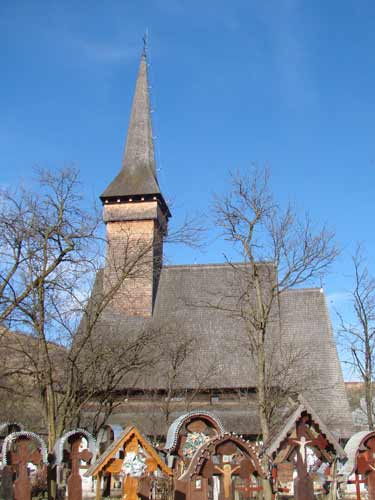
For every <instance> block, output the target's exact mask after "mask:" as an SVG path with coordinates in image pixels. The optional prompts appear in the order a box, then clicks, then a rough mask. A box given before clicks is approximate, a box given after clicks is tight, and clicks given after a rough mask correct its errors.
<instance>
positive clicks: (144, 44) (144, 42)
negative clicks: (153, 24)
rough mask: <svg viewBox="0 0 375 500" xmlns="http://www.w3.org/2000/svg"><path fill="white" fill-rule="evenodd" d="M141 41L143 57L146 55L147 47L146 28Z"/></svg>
mask: <svg viewBox="0 0 375 500" xmlns="http://www.w3.org/2000/svg"><path fill="white" fill-rule="evenodd" d="M142 41H143V50H142V55H143V57H147V48H148V29H147V28H146V31H145V33H144V35H143V37H142Z"/></svg>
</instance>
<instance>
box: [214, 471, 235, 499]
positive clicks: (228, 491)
mask: <svg viewBox="0 0 375 500" xmlns="http://www.w3.org/2000/svg"><path fill="white" fill-rule="evenodd" d="M239 469H240V466H239V465H237V466H236V467H234V468H233V469H232V466H231V465H230V464H224V465H223V468H222V469H221V468H220V467H218V466H217V465H215V467H214V471H217V472H220V473H221V474H222V477H223V489H224V498H225V500H230V499H231V498H232V475H233V474H234V473H235V472H237V471H238V470H239Z"/></svg>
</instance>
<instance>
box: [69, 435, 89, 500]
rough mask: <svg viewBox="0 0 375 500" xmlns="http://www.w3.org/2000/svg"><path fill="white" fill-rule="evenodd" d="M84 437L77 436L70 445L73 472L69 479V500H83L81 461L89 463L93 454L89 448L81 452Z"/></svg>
mask: <svg viewBox="0 0 375 500" xmlns="http://www.w3.org/2000/svg"><path fill="white" fill-rule="evenodd" d="M81 441H82V436H75V438H73V439H72V441H71V445H70V460H71V472H70V476H69V477H68V481H67V485H68V500H82V478H81V474H80V473H79V466H80V461H81V460H83V461H84V462H86V463H87V462H89V461H90V460H91V458H92V453H91V451H89V450H88V449H87V448H86V449H84V450H82V451H79V447H80V445H81Z"/></svg>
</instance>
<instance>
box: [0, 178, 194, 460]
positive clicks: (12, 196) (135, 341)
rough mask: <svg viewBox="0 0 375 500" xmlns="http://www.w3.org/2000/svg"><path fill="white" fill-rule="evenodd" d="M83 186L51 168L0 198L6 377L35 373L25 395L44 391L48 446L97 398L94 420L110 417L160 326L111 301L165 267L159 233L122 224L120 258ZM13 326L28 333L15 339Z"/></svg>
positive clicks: (125, 297)
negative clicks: (143, 323) (122, 315)
mask: <svg viewBox="0 0 375 500" xmlns="http://www.w3.org/2000/svg"><path fill="white" fill-rule="evenodd" d="M79 190H80V186H79V183H78V176H77V172H76V171H74V170H71V169H66V170H61V171H59V172H57V173H55V174H53V173H51V172H45V171H43V172H41V173H40V176H39V184H38V193H37V194H35V193H33V192H31V191H28V190H26V189H21V190H20V191H19V192H15V193H11V192H9V191H8V192H4V193H3V194H2V203H1V207H0V208H1V211H0V212H1V213H0V225H1V228H2V229H3V230H2V231H0V252H1V260H0V276H1V281H0V318H1V320H2V322H3V325H4V331H6V332H7V335H3V339H2V340H3V343H2V346H1V347H2V348H3V349H5V350H6V349H7V350H8V352H9V351H11V357H12V359H13V360H14V362H12V363H11V369H10V370H8V371H7V372H6V373H5V372H4V373H3V378H8V380H9V378H11V379H12V380H13V382H14V381H15V380H16V378H17V377H27V379H28V382H27V384H26V385H25V387H27V388H29V384H30V383H31V382H33V384H34V388H35V389H34V391H29V390H27V391H25V395H26V393H29V394H33V395H34V396H35V394H37V396H38V399H39V401H40V405H41V408H42V411H43V414H44V420H45V423H46V425H47V427H48V444H49V449H50V450H51V449H52V448H53V446H54V443H55V441H56V439H57V438H58V437H59V436H60V435H61V434H62V432H63V431H64V429H66V428H67V427H69V426H72V425H77V424H78V423H79V422H80V421H81V419H82V415H83V413H84V409H85V408H86V407H87V405H88V404H89V403H90V402H92V401H96V417H95V418H94V420H95V422H94V427H96V428H97V427H98V426H100V425H102V424H104V423H105V420H106V419H107V418H108V417H109V415H110V413H111V411H113V409H114V408H115V406H116V404H117V400H116V395H117V396H118V392H119V390H120V389H121V387H122V386H123V385H124V384H125V381H126V383H127V384H129V383H131V382H129V380H130V379H131V378H132V377H133V378H132V379H134V377H135V374H136V373H137V372H139V371H140V370H141V369H142V368H144V367H145V366H146V365H147V363H150V362H151V359H152V356H150V352H151V349H149V348H148V345H149V344H150V342H151V341H152V339H153V336H154V333H155V332H154V331H153V330H152V329H145V328H140V327H139V324H135V325H134V326H129V325H128V324H127V325H122V324H121V325H120V324H116V321H113V310H114V306H115V305H116V303H117V297H118V294H119V292H121V294H122V297H121V301H122V304H124V303H125V304H126V303H128V302H129V303H130V302H131V300H132V295H133V290H134V287H133V288H132V286H133V285H134V283H135V280H142V279H143V278H144V277H146V276H149V273H150V266H156V268H159V267H160V266H161V262H156V260H157V259H159V258H160V259H161V258H162V257H161V253H160V255H157V256H156V257H155V252H153V251H152V249H153V248H155V245H156V246H157V245H161V241H160V242H156V243H155V241H152V240H151V239H149V238H145V237H144V235H142V234H139V235H138V234H135V233H134V231H131V230H129V231H128V230H127V229H126V227H124V228H123V234H122V235H121V250H122V252H121V254H120V258H119V254H117V255H116V259H114V258H113V256H112V253H111V248H110V246H109V247H108V248H107V252H106V257H104V255H103V253H104V252H103V249H104V242H103V239H102V238H101V237H100V236H98V233H97V228H98V223H99V221H100V217H99V216H98V215H97V214H95V213H94V214H92V213H91V212H88V211H86V210H84V209H83V208H82V198H81V195H80V194H79ZM194 232H195V230H194V228H192V226H191V225H189V224H188V223H187V224H184V226H183V227H182V229H181V230H176V231H174V232H172V233H171V237H170V240H171V241H172V242H176V241H178V242H180V241H181V240H185V241H187V242H188V243H190V242H191V241H193V240H194V237H193V235H194ZM162 237H163V235H160V238H162ZM106 259H107V260H106ZM103 264H105V265H104V270H103ZM129 284H130V286H129ZM10 329H12V330H15V329H16V330H18V331H20V332H22V333H23V334H22V335H20V334H14V335H13V337H12V341H11V342H9V338H10V337H9V336H10V335H11V333H10ZM130 374H132V377H130ZM0 375H1V374H0ZM30 381H31V382H30ZM5 385H6V384H4V388H5ZM15 385H16V384H14V383H11V384H7V385H6V386H7V388H8V389H9V388H14V387H15ZM18 387H21V386H18ZM96 430H98V429H96Z"/></svg>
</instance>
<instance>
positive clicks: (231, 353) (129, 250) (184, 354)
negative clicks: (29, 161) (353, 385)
mask: <svg viewBox="0 0 375 500" xmlns="http://www.w3.org/2000/svg"><path fill="white" fill-rule="evenodd" d="M181 189H183V187H182V186H181ZM100 198H101V201H102V203H103V219H104V223H105V225H106V238H107V258H106V264H105V267H104V269H103V270H102V271H101V272H100V273H99V275H98V276H97V280H96V284H95V291H94V293H93V295H94V296H95V294H96V295H97V294H103V293H105V292H106V291H107V290H110V291H111V293H112V298H111V300H110V301H109V303H108V306H107V307H106V308H105V311H104V313H103V314H102V317H101V319H100V324H99V326H98V328H97V332H98V335H99V336H102V338H103V340H105V339H106V338H108V336H110V335H114V336H116V337H117V338H118V341H119V342H121V339H124V338H128V336H132V335H137V334H138V333H139V332H145V331H146V330H147V329H152V330H153V332H154V334H157V335H158V337H157V341H156V342H154V344H153V346H154V347H153V348H152V349H153V350H157V356H155V358H154V360H153V363H152V366H151V367H149V368H148V369H146V368H145V369H144V370H142V372H141V373H137V374H136V375H134V374H132V375H129V379H128V382H127V383H126V384H125V385H124V388H123V391H121V394H120V395H119V397H122V398H123V403H122V404H121V405H120V406H119V407H118V408H117V410H116V412H115V413H114V414H112V416H111V418H110V423H112V424H120V425H122V426H123V427H125V426H126V425H127V424H128V423H130V422H131V423H132V424H134V425H136V426H137V428H139V429H140V431H141V432H142V433H143V434H145V435H148V436H160V437H161V438H162V437H163V436H164V437H165V435H166V431H167V429H168V427H169V425H170V423H171V422H173V421H174V420H175V419H177V418H178V417H179V416H180V415H182V414H185V413H186V412H187V411H191V410H196V409H200V410H202V411H208V412H212V413H213V414H215V415H216V416H217V417H218V418H219V420H220V421H221V422H223V425H224V427H225V429H227V430H230V431H231V432H236V433H238V434H239V435H244V436H247V437H251V436H257V435H259V421H258V416H257V394H256V377H257V376H256V369H255V367H254V363H253V362H252V359H251V356H250V354H249V351H248V349H247V348H246V347H245V346H246V332H245V326H244V324H243V323H242V322H241V321H240V320H239V319H238V318H233V316H232V317H231V316H230V315H228V314H226V313H225V312H224V310H223V309H220V308H214V307H203V306H202V307H200V306H199V304H208V303H210V302H212V298H213V297H221V300H224V301H225V300H230V299H229V298H228V297H229V296H230V295H231V294H230V293H228V288H229V287H230V286H231V284H232V283H233V281H234V280H235V277H234V275H233V268H232V267H231V266H230V265H229V264H228V263H223V264H203V265H196V264H194V265H189V264H188V265H176V266H173V265H163V240H164V238H165V237H166V235H167V232H168V220H169V218H170V217H171V213H170V210H169V208H168V204H167V202H166V200H165V198H164V196H163V194H162V191H161V189H160V186H159V183H158V179H157V170H156V166H155V154H154V144H153V132H152V122H151V112H150V100H149V84H148V77H147V61H146V55H145V54H143V55H142V57H141V61H140V66H139V72H138V77H137V81H136V88H135V95H134V99H133V104H132V110H131V116H130V122H129V128H128V134H127V139H126V146H125V152H124V155H123V159H122V165H121V169H120V172H119V173H118V175H117V176H116V177H115V178H114V179H113V180H112V182H110V184H109V185H108V187H107V188H106V189H105V190H104V192H103V194H102V195H101V197H100ZM264 266H265V269H267V266H270V264H267V263H265V264H264ZM269 330H270V331H269V338H270V339H271V341H270V346H269V348H270V350H271V351H272V352H277V351H278V350H280V349H281V347H282V346H284V347H285V346H290V348H292V349H295V350H296V351H298V350H301V351H303V352H306V353H307V355H306V356H304V357H303V359H302V360H300V362H299V363H298V364H296V366H295V367H294V370H295V373H294V376H295V379H296V381H298V382H303V384H301V389H300V390H298V392H301V393H302V394H303V396H304V397H305V399H306V400H307V401H308V402H309V403H310V404H311V405H312V406H313V407H314V409H315V410H316V411H317V412H318V413H319V416H320V417H321V419H322V420H323V421H324V422H325V424H326V425H327V427H328V428H329V430H330V431H331V432H333V433H334V434H335V435H336V436H337V437H343V438H345V437H349V435H350V434H351V432H352V421H351V413H350V409H349V404H348V400H347V396H346V393H345V387H344V381H343V375H342V371H341V367H340V363H339V359H338V355H337V350H336V345H335V341H334V337H333V332H332V326H331V322H330V318H329V313H328V310H327V305H326V300H325V296H324V293H323V291H322V290H321V289H319V288H309V289H293V290H288V291H286V292H284V293H282V294H281V296H280V299H279V301H278V303H277V306H276V311H275V321H273V322H272V325H270V328H269ZM137 332H138V333H137ZM275 385H277V381H275Z"/></svg>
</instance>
